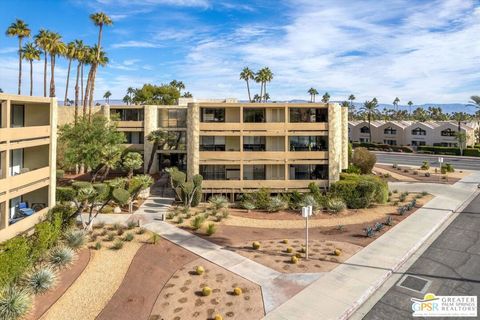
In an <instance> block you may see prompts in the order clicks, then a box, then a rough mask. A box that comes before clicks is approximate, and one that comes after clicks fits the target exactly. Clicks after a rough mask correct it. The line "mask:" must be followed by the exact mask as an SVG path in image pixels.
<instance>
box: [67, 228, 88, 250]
mask: <svg viewBox="0 0 480 320" xmlns="http://www.w3.org/2000/svg"><path fill="white" fill-rule="evenodd" d="M65 240H66V242H67V245H68V246H69V247H70V248H72V249H79V248H80V247H82V246H83V244H84V243H85V232H83V231H82V230H69V231H67V233H66V234H65Z"/></svg>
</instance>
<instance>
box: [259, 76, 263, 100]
mask: <svg viewBox="0 0 480 320" xmlns="http://www.w3.org/2000/svg"><path fill="white" fill-rule="evenodd" d="M262 98H263V81H262V82H260V101H259V102H262Z"/></svg>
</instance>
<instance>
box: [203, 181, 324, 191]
mask: <svg viewBox="0 0 480 320" xmlns="http://www.w3.org/2000/svg"><path fill="white" fill-rule="evenodd" d="M311 182H314V183H316V184H317V185H319V186H320V187H326V186H327V185H328V180H204V181H203V183H202V187H203V189H204V190H208V189H222V190H227V191H228V190H231V189H236V190H242V189H260V188H269V189H271V190H278V189H282V190H288V189H307V188H308V185H309V184H310V183H311Z"/></svg>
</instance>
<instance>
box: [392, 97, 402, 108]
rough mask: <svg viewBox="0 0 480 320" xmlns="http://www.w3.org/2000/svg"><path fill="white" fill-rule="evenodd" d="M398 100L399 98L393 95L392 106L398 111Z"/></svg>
mask: <svg viewBox="0 0 480 320" xmlns="http://www.w3.org/2000/svg"><path fill="white" fill-rule="evenodd" d="M399 102H400V99H398V97H395V100H393V106H394V107H395V110H397V111H398V103H399Z"/></svg>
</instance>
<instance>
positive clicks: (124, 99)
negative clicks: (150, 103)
mask: <svg viewBox="0 0 480 320" xmlns="http://www.w3.org/2000/svg"><path fill="white" fill-rule="evenodd" d="M122 101H123V102H124V103H125V104H126V105H127V106H128V105H129V104H130V103H132V98H131V97H130V96H129V95H128V94H127V95H125V97H123V99H122Z"/></svg>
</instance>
